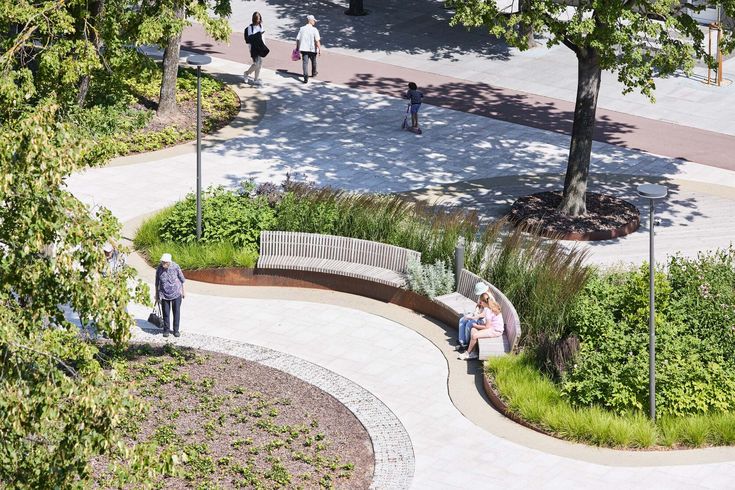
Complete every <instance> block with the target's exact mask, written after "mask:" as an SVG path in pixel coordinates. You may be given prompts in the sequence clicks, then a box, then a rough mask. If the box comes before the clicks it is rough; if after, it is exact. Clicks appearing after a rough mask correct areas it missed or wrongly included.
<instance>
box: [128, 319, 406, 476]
mask: <svg viewBox="0 0 735 490" xmlns="http://www.w3.org/2000/svg"><path fill="white" fill-rule="evenodd" d="M144 332H145V331H144ZM132 340H134V341H139V342H148V343H154V344H166V343H172V344H176V345H179V346H183V347H191V348H194V349H201V350H210V351H214V352H219V353H222V354H228V355H231V356H236V357H240V358H242V359H247V360H248V361H253V362H257V363H259V364H262V365H264V366H268V367H272V368H274V369H278V370H279V371H283V372H285V373H288V374H290V375H292V376H295V377H297V378H299V379H301V380H303V381H306V382H307V383H309V384H311V385H314V386H316V387H317V388H319V389H321V390H323V391H325V392H326V393H329V394H330V395H332V396H333V397H334V398H336V399H337V400H338V401H339V402H340V403H342V404H343V405H344V406H346V407H347V408H348V409H349V410H350V411H351V412H352V413H353V414H355V417H357V419H358V420H359V421H360V423H361V424H362V425H363V427H365V429H366V430H367V432H368V434H369V435H370V439H371V441H372V443H373V452H374V454H375V469H374V472H373V481H372V483H371V485H370V488H374V489H381V490H382V489H395V490H402V489H407V488H409V487H410V486H411V480H412V479H413V474H414V470H415V460H414V454H413V446H412V444H411V438H410V437H409V435H408V432H406V429H405V428H404V427H403V424H402V423H401V421H400V420H399V419H398V417H396V416H395V414H394V413H393V412H392V411H391V410H390V409H389V408H388V407H387V406H385V404H384V403H383V402H382V401H380V399H378V398H377V397H376V396H375V395H373V394H372V393H370V392H369V391H368V390H366V389H365V388H363V387H362V386H360V385H358V384H357V383H354V382H353V381H350V380H349V379H347V378H345V377H343V376H340V375H339V374H337V373H334V372H332V371H330V370H328V369H325V368H323V367H321V366H318V365H316V364H313V363H311V362H308V361H305V360H303V359H300V358H298V357H295V356H292V355H290V354H285V353H282V352H278V351H275V350H272V349H268V348H266V347H261V346H257V345H253V344H246V343H242V342H236V341H233V340H226V339H222V338H218V337H208V336H205V335H199V334H193V333H188V332H184V333H183V334H182V336H181V337H179V338H178V339H173V340H169V339H163V338H159V337H157V336H153V335H150V334H147V333H143V332H141V333H137V332H136V333H134V335H133V339H132Z"/></svg>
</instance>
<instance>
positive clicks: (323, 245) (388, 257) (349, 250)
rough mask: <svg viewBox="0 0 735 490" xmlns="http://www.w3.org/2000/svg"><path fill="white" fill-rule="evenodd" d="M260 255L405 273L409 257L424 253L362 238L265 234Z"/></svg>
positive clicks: (316, 234) (305, 234)
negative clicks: (326, 261) (301, 258)
mask: <svg viewBox="0 0 735 490" xmlns="http://www.w3.org/2000/svg"><path fill="white" fill-rule="evenodd" d="M260 254H261V255H263V256H266V257H267V256H289V257H305V258H315V259H329V260H340V261H344V262H353V263H358V264H364V265H370V266H373V267H382V268H383V269H390V270H394V271H396V272H405V271H406V265H407V262H408V258H409V257H410V256H414V257H416V258H417V259H420V258H421V253H420V252H416V251H414V250H408V249H405V248H401V247H396V246H394V245H387V244H385V243H377V242H371V241H369V240H360V239H358V238H349V237H341V236H334V235H321V234H318V233H301V232H291V231H263V232H261V234H260Z"/></svg>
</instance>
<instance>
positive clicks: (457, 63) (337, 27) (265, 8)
mask: <svg viewBox="0 0 735 490" xmlns="http://www.w3.org/2000/svg"><path fill="white" fill-rule="evenodd" d="M346 5H347V2H346V1H338V2H335V1H333V0H313V1H310V2H308V3H305V4H304V5H303V6H302V7H301V8H295V7H294V4H293V3H292V2H287V1H284V0H254V1H249V2H240V3H237V2H236V3H235V4H233V13H232V16H231V17H230V23H231V25H232V26H233V29H234V30H235V33H236V34H235V36H234V37H233V40H234V43H233V44H234V45H236V46H240V45H241V44H242V36H241V34H240V33H242V31H243V29H244V27H245V26H246V25H248V24H249V23H250V16H251V15H252V12H254V11H256V10H257V11H259V12H261V13H262V15H263V19H264V22H265V27H266V37H267V38H268V39H278V40H282V41H288V42H289V43H291V42H292V40H293V38H294V36H295V33H296V31H297V30H298V27H299V26H300V25H302V24H303V23H304V16H305V15H306V14H307V13H311V14H314V15H315V16H316V17H317V19H319V22H318V27H319V29H320V31H321V32H322V34H323V38H324V44H325V47H326V51H325V56H323V57H322V58H323V60H324V62H325V63H326V62H327V60H328V59H329V57H330V56H331V55H332V54H344V55H349V56H351V57H357V58H359V59H360V60H363V61H376V62H379V63H381V64H383V65H390V66H391V69H390V70H389V72H392V73H396V72H397V70H396V69H397V68H398V69H401V68H407V69H411V70H414V71H418V72H428V73H441V74H443V75H446V76H450V77H454V78H456V79H459V80H463V81H465V82H476V83H482V84H489V85H491V86H492V87H493V88H495V89H500V88H504V89H509V90H511V91H514V92H521V93H526V94H534V95H539V96H544V97H546V98H550V99H556V100H561V101H567V102H570V101H574V98H575V93H576V81H577V66H576V58H575V56H574V54H573V53H572V52H571V51H570V50H569V49H567V48H566V47H564V46H555V47H553V48H551V49H547V48H546V47H545V46H543V45H542V46H540V47H538V48H534V49H532V50H529V51H525V52H520V51H519V50H517V49H515V48H509V47H508V46H506V45H505V44H504V43H503V42H500V41H497V40H494V39H493V38H492V37H491V36H489V35H488V34H487V32H486V31H485V30H484V29H472V30H468V29H466V28H464V27H455V28H451V27H449V25H448V22H449V19H450V18H451V11H450V10H447V9H445V8H444V2H443V1H442V0H370V1H369V2H366V6H367V7H368V8H369V9H370V15H367V16H364V17H350V16H346V15H344V9H345V7H346ZM185 39H187V37H186V36H185ZM538 41H539V42H540V43H541V44H543V43H544V42H545V40H544V39H538ZM245 51H246V50H245V49H243V48H241V49H240V50H239V52H241V53H243V54H244V53H245ZM242 61H245V60H244V58H243V60H242ZM269 66H270V65H269ZM362 73H372V70H371V71H365V72H362ZM706 73H707V70H706V69H705V68H704V67H703V66H700V67H698V68H697V70H696V73H695V75H694V76H693V77H684V76H674V77H670V78H668V79H656V85H657V91H656V103H655V104H651V103H650V102H649V101H648V99H646V98H645V97H643V96H641V95H639V94H628V95H623V94H622V84H621V83H620V82H618V81H617V76H616V75H615V74H612V73H604V74H603V81H602V86H601V92H600V100H599V107H600V108H601V109H605V110H610V111H615V112H617V113H620V114H630V115H634V116H640V117H645V118H649V119H652V120H658V121H667V122H671V123H674V124H677V125H683V126H687V127H690V128H699V129H704V130H708V131H713V132H717V133H723V134H729V135H735V121H733V119H732V118H731V117H730V116H729V114H728V113H727V111H724V110H723V109H722V108H723V107H732V106H733V104H735V84H732V83H729V82H730V81H731V80H732V79H733V78H735V59H732V58H731V59H728V60H726V61H725V67H724V76H725V79H726V83H727V85H726V86H724V87H714V86H708V85H706V84H704V83H703V82H704V81H705V80H706ZM694 161H698V160H694Z"/></svg>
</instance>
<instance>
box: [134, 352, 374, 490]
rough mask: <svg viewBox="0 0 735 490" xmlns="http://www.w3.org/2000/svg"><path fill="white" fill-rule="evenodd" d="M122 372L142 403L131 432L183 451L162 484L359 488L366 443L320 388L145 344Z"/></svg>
mask: <svg viewBox="0 0 735 490" xmlns="http://www.w3.org/2000/svg"><path fill="white" fill-rule="evenodd" d="M128 357H129V358H130V362H129V365H128V371H129V373H128V376H129V378H130V379H132V380H134V383H135V390H134V392H135V394H136V395H138V396H140V397H142V398H144V399H145V400H146V401H147V402H148V403H149V409H148V411H147V413H144V414H141V416H140V420H138V421H136V423H132V424H130V425H131V427H133V428H132V430H131V431H130V433H129V437H130V439H131V441H135V442H136V443H141V442H145V441H152V442H155V443H156V444H158V445H159V446H161V448H162V450H165V448H167V447H170V448H171V449H173V450H176V451H178V452H179V453H181V452H183V453H185V454H186V455H187V458H186V461H184V462H182V463H181V464H180V466H181V467H180V472H179V475H177V476H170V477H166V478H165V479H162V480H160V481H158V482H156V484H159V485H161V486H162V487H164V488H176V489H178V488H282V487H285V488H350V489H353V488H355V489H361V488H368V487H369V486H370V482H371V481H372V475H373V467H374V457H373V450H372V443H371V441H370V437H369V435H368V434H367V432H366V430H365V428H364V427H363V426H362V424H361V423H360V422H359V421H358V420H357V418H355V416H354V415H353V414H352V412H350V411H349V410H348V409H347V408H346V407H345V406H344V405H342V404H341V403H340V402H338V401H337V400H336V399H335V398H333V397H332V396H331V395H329V394H327V393H325V392H324V391H322V390H320V389H318V388H316V387H314V386H312V385H310V384H308V383H306V382H304V381H301V380H299V379H297V378H295V377H293V376H291V375H289V374H286V373H284V372H282V371H278V370H276V369H273V368H269V367H266V366H263V365H261V364H257V363H253V362H250V361H246V360H243V359H240V358H236V357H231V356H227V355H223V354H218V353H214V352H206V351H196V350H191V349H183V348H176V347H171V346H167V347H152V346H150V345H146V344H139V345H134V346H132V347H131V348H130V351H129V356H128Z"/></svg>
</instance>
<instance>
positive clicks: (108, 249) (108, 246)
mask: <svg viewBox="0 0 735 490" xmlns="http://www.w3.org/2000/svg"><path fill="white" fill-rule="evenodd" d="M112 250H113V249H112V244H111V243H109V242H107V243H105V246H104V247H102V251H103V252H108V253H109V252H112Z"/></svg>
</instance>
